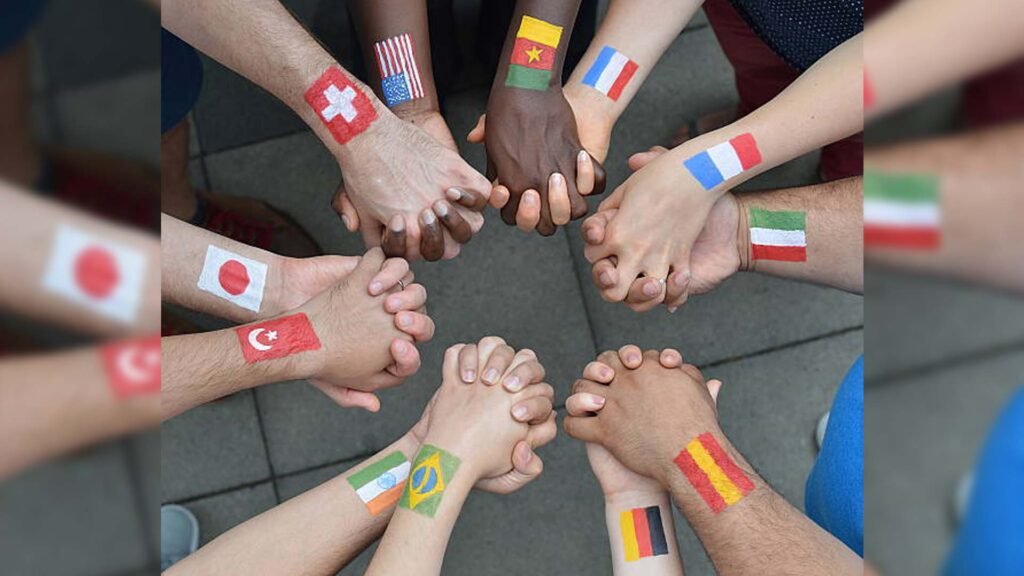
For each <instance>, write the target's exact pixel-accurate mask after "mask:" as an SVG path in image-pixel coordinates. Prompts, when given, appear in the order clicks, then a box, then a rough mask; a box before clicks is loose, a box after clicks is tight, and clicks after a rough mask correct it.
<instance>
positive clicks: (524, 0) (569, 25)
mask: <svg viewBox="0 0 1024 576" xmlns="http://www.w3.org/2000/svg"><path fill="white" fill-rule="evenodd" d="M579 7H580V0H560V1H558V2H551V1H542V0H519V1H518V2H516V8H515V11H514V12H513V14H512V19H511V21H510V24H509V29H508V34H507V35H506V37H505V46H504V48H503V49H502V52H501V58H500V60H499V61H498V71H497V74H495V76H494V84H493V86H492V87H491V100H492V101H493V100H494V99H495V98H496V97H498V98H500V97H507V96H514V97H517V98H523V99H525V100H527V101H528V100H530V95H531V92H546V91H552V90H561V88H562V69H563V66H564V65H565V53H566V48H567V47H568V45H569V38H570V37H571V36H572V29H573V24H574V23H575V21H576V13H577V12H578V11H579ZM488 107H490V106H488Z"/></svg>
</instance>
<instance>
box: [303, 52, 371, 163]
mask: <svg viewBox="0 0 1024 576" xmlns="http://www.w3.org/2000/svg"><path fill="white" fill-rule="evenodd" d="M305 98H306V102H307V103H308V104H309V106H310V107H311V108H312V109H313V111H314V112H316V114H317V116H319V117H320V120H321V121H323V123H324V124H325V125H326V126H327V129H328V130H330V131H331V134H332V135H333V136H334V139H335V140H337V141H338V143H339V144H347V143H348V141H349V140H351V139H353V138H355V137H356V136H358V135H359V134H360V133H362V132H363V131H364V130H366V129H367V128H369V127H370V124H372V123H373V121H374V120H376V119H377V110H376V109H375V108H374V107H373V102H371V101H370V98H369V97H368V96H367V95H366V94H365V93H364V92H363V91H362V90H360V89H359V87H358V86H356V85H355V83H354V82H353V81H352V80H351V79H350V78H349V77H348V76H346V75H345V73H344V72H342V71H341V70H340V69H339V68H338V67H336V66H331V67H330V68H328V69H327V71H326V72H324V73H323V75H322V76H320V78H319V79H317V81H316V82H314V83H313V85H312V86H310V87H309V89H307V90H306V95H305Z"/></svg>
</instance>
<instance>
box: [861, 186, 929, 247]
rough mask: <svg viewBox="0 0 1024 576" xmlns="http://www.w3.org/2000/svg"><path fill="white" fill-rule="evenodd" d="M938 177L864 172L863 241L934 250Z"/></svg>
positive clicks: (869, 243)
mask: <svg viewBox="0 0 1024 576" xmlns="http://www.w3.org/2000/svg"><path fill="white" fill-rule="evenodd" d="M941 224H942V217H941V213H940V209H939V180H938V178H936V177H935V176H931V175H928V174H913V173H885V172H877V171H873V170H866V171H865V172H864V244H865V245H866V246H869V247H888V248H908V249H916V250H934V249H937V248H938V247H939V243H940V240H941V232H940V231H941Z"/></svg>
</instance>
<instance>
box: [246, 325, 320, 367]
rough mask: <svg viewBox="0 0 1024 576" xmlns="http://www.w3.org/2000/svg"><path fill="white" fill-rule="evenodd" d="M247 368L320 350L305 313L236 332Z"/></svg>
mask: <svg viewBox="0 0 1024 576" xmlns="http://www.w3.org/2000/svg"><path fill="white" fill-rule="evenodd" d="M235 334H237V335H238V343H239V344H241V346H242V355H243V356H244V357H245V361H246V363H247V364H252V363H254V362H262V361H264V360H273V359H275V358H283V357H285V356H291V355H292V354H298V353H300V352H308V351H310V350H319V349H320V339H319V338H317V337H316V332H314V331H313V324H311V323H310V321H309V317H308V316H306V315H305V314H304V313H302V312H299V313H298V314H292V315H291V316H284V317H282V318H275V319H273V320H266V321H264V322H259V323H256V324H249V325H247V326H239V327H238V328H235Z"/></svg>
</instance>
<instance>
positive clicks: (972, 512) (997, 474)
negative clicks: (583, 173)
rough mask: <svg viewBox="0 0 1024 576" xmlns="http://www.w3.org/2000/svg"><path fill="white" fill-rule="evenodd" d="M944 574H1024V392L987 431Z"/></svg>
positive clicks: (953, 575)
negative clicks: (969, 495) (962, 518)
mask: <svg viewBox="0 0 1024 576" xmlns="http://www.w3.org/2000/svg"><path fill="white" fill-rule="evenodd" d="M943 574H944V575H945V576H968V575H970V576H996V575H999V576H1001V575H1003V574H1024V388H1022V389H1020V390H1018V391H1017V392H1016V393H1014V395H1013V396H1012V397H1011V398H1010V402H1009V403H1008V404H1007V405H1006V407H1005V408H1003V411H1002V413H1001V414H1000V415H999V419H998V420H996V423H995V425H994V426H992V429H991V430H990V431H989V435H988V439H987V440H986V441H985V446H984V448H983V449H982V452H981V458H980V459H979V461H978V467H977V469H976V471H975V474H974V488H973V489H972V491H971V497H970V499H969V504H968V506H967V514H966V517H965V518H964V521H963V524H962V525H961V527H960V532H959V533H958V534H957V537H956V542H955V543H954V544H953V550H952V552H951V553H950V555H949V558H947V560H946V567H945V569H944V570H943Z"/></svg>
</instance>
